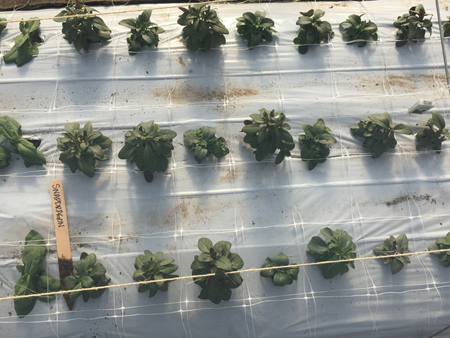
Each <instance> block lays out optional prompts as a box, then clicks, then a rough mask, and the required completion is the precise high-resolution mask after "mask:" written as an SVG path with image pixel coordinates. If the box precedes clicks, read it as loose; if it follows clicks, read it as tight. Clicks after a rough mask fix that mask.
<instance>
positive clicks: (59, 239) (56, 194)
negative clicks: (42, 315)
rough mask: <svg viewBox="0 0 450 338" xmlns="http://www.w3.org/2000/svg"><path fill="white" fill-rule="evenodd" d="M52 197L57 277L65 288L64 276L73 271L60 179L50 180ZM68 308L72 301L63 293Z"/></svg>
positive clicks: (62, 287)
mask: <svg viewBox="0 0 450 338" xmlns="http://www.w3.org/2000/svg"><path fill="white" fill-rule="evenodd" d="M50 194H51V197H52V209H53V223H54V225H55V234H56V249H57V252H58V265H59V279H60V282H61V290H67V288H66V285H65V284H64V278H66V277H67V276H69V275H70V274H71V272H72V271H73V262H72V251H71V249H70V238H69V224H68V223H67V212H66V201H65V199H64V189H63V184H62V182H61V180H52V182H51V183H50ZM64 299H65V300H66V303H67V306H68V307H69V310H72V307H73V303H72V302H70V301H69V294H67V293H66V294H64Z"/></svg>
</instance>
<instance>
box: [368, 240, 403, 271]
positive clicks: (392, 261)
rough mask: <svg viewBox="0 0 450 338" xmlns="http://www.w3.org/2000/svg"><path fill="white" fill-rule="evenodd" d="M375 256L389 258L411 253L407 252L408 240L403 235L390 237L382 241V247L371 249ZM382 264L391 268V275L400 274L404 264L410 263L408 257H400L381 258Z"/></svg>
mask: <svg viewBox="0 0 450 338" xmlns="http://www.w3.org/2000/svg"><path fill="white" fill-rule="evenodd" d="M373 253H374V255H375V256H390V255H398V254H407V253H411V251H409V250H408V238H407V237H406V235H405V234H401V235H400V236H398V237H397V238H395V237H394V236H390V237H389V238H388V239H386V240H385V241H384V244H383V245H382V246H377V247H376V248H375V249H373ZM383 263H384V264H386V265H390V266H391V272H392V274H393V275H395V274H396V273H398V272H400V271H401V270H402V269H403V266H404V265H405V264H409V263H411V260H410V259H409V257H408V256H400V257H387V258H383Z"/></svg>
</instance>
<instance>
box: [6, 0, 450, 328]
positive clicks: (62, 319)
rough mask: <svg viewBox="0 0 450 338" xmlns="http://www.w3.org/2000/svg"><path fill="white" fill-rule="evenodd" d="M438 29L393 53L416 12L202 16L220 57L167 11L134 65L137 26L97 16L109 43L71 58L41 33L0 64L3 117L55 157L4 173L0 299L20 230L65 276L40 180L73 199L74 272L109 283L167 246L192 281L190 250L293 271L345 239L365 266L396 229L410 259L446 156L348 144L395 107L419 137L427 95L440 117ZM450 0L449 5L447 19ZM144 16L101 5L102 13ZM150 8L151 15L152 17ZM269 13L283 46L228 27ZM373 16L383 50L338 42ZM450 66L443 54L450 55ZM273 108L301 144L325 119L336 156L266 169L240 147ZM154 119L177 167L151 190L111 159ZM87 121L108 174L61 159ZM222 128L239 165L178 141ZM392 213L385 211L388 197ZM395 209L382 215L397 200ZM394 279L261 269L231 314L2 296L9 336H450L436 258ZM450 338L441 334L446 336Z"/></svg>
mask: <svg viewBox="0 0 450 338" xmlns="http://www.w3.org/2000/svg"><path fill="white" fill-rule="evenodd" d="M422 3H423V5H424V6H425V9H426V10H427V12H428V13H430V14H433V18H432V20H433V23H434V30H433V35H432V36H431V37H429V36H428V35H427V40H426V42H424V43H419V44H413V43H408V44H407V45H406V46H405V47H402V48H395V42H394V39H395V28H394V27H393V26H392V23H393V22H394V21H395V20H396V18H397V16H399V15H401V14H403V13H405V12H407V11H408V9H409V8H410V7H411V6H413V5H415V4H416V3H414V2H412V1H404V0H402V1H370V2H364V1H363V2H339V3H332V2H318V3H275V4H257V3H255V4H248V5H247V4H246V5H237V4H230V5H213V7H215V8H216V9H217V10H218V14H219V16H220V17H221V18H222V20H223V22H224V24H225V26H226V27H227V28H228V29H229V31H230V34H229V35H228V36H227V44H226V45H225V46H222V47H221V48H216V49H213V50H211V51H210V52H209V53H203V52H201V51H200V52H197V53H192V52H189V51H187V50H186V48H185V47H184V45H183V43H182V41H181V39H180V33H181V29H182V27H181V26H179V25H177V24H176V20H177V18H178V16H179V15H180V14H181V11H180V10H179V9H178V8H176V7H174V8H171V9H158V10H155V11H154V12H153V14H152V21H154V22H156V23H158V24H159V25H160V26H162V27H163V28H164V29H165V31H166V32H165V33H163V34H161V42H160V45H159V47H158V48H157V49H148V50H145V51H143V52H141V53H139V54H138V55H136V56H129V55H128V52H127V44H126V36H127V29H126V28H125V27H122V26H119V24H118V22H119V21H120V20H122V19H124V18H129V17H136V16H137V15H138V14H139V13H140V12H138V11H137V12H135V13H126V14H117V15H108V16H103V19H104V20H105V22H106V24H107V25H108V26H109V27H110V28H111V29H112V32H113V38H112V40H111V41H110V42H108V43H104V44H97V45H96V44H92V45H91V50H90V51H89V53H83V54H81V55H80V54H78V53H77V52H76V50H75V48H74V46H73V45H69V44H68V43H67V41H66V40H64V39H63V37H62V34H61V25H60V24H58V23H55V22H53V21H51V20H43V21H42V22H41V30H42V35H43V38H44V40H45V42H44V44H43V45H42V46H41V47H40V48H39V56H38V57H36V58H34V59H33V60H32V62H30V63H28V64H26V65H25V66H23V67H21V68H16V67H15V65H5V64H4V63H3V60H2V61H1V62H2V63H1V64H0V67H1V69H0V70H1V72H0V81H1V90H0V114H7V115H9V116H12V117H14V118H15V119H16V120H17V121H19V122H20V123H21V124H22V129H23V131H24V133H26V134H33V135H35V136H36V137H38V138H41V139H43V141H42V145H41V146H40V149H41V150H42V151H43V153H44V155H45V156H46V158H47V160H48V163H47V165H45V166H43V167H39V166H32V167H30V168H25V166H24V164H23V161H22V160H20V159H16V157H14V159H13V161H12V163H11V165H10V166H9V167H8V168H6V169H3V170H2V171H1V172H0V196H1V203H0V229H1V230H0V231H1V234H2V235H1V241H0V265H1V270H0V271H1V273H0V281H1V283H0V297H6V296H10V295H13V294H14V283H15V281H16V280H17V279H18V278H19V276H20V274H19V272H17V271H16V269H15V266H16V265H17V264H18V263H19V262H20V257H21V251H22V248H23V244H24V238H25V236H26V234H27V233H28V232H29V231H30V230H31V229H34V230H36V231H38V232H39V233H41V234H42V235H43V236H44V238H45V239H46V241H47V242H48V249H49V250H50V252H49V253H48V254H47V256H46V263H47V264H46V266H47V267H48V273H49V274H50V275H51V276H53V277H58V267H57V257H56V253H55V251H54V250H55V249H56V245H55V236H54V228H53V224H52V214H51V205H50V194H49V184H50V181H51V180H52V179H54V178H61V179H62V180H63V183H64V186H65V193H66V201H67V208H68V216H69V228H70V235H71V241H72V252H73V256H74V261H77V260H78V259H79V255H80V254H81V253H82V252H83V251H86V252H88V253H91V252H92V253H95V254H96V255H97V257H98V259H99V261H100V262H101V263H102V264H103V265H104V266H105V267H106V269H107V276H108V277H110V278H111V280H112V281H111V283H112V284H121V283H129V282H133V280H132V274H133V272H134V267H133V263H134V260H135V258H136V256H137V255H139V254H142V253H143V251H144V250H146V249H148V250H151V251H153V252H156V251H163V252H164V254H165V255H166V256H168V257H173V258H175V260H176V262H175V263H176V264H178V265H179V270H178V271H177V273H178V274H179V275H180V276H189V275H191V269H190V264H191V262H192V260H193V257H194V255H195V254H198V253H199V251H198V248H197V246H196V245H197V241H198V239H199V238H200V237H203V236H206V237H208V238H210V239H211V240H212V241H213V242H217V241H219V240H227V241H230V242H231V243H232V245H233V247H232V251H234V252H237V253H239V254H240V255H241V256H242V258H243V260H244V262H245V265H244V268H257V267H260V266H261V264H262V263H263V262H264V259H265V258H266V257H268V256H270V257H274V256H276V255H277V254H278V253H279V252H280V251H283V252H284V253H285V254H287V255H288V256H289V257H290V260H291V262H296V263H306V262H312V261H313V259H312V258H311V257H310V256H308V255H306V252H305V251H306V246H307V243H308V241H309V240H310V238H311V237H312V236H315V235H319V230H320V229H321V228H323V227H326V226H328V227H330V228H332V229H344V230H345V231H347V232H348V233H349V234H350V235H351V236H352V237H353V239H354V241H355V243H356V247H357V254H358V257H366V256H371V255H372V250H373V248H374V247H375V246H378V245H381V244H382V242H383V241H384V240H385V239H386V238H387V237H388V236H390V235H395V236H398V235H399V234H401V233H405V234H406V235H407V236H408V238H409V241H410V250H412V251H422V250H425V249H426V248H427V247H428V246H429V245H431V244H432V243H433V242H434V240H435V239H436V238H438V237H443V236H445V234H446V233H447V232H448V231H450V227H449V221H448V203H449V194H450V184H449V179H450V174H449V172H448V167H449V164H450V158H449V147H450V142H444V144H443V151H442V153H441V154H436V153H435V152H434V151H421V152H417V151H416V150H415V142H414V136H405V135H398V136H397V140H398V145H397V147H396V149H395V150H393V151H389V152H387V153H385V154H384V155H383V156H382V157H381V158H379V159H376V160H374V159H373V158H372V157H371V156H370V154H369V153H367V152H366V151H365V150H364V149H363V148H362V145H361V142H360V141H359V140H356V139H355V138H353V137H352V136H351V135H350V130H349V127H350V126H352V125H356V124H357V123H358V122H359V120H360V119H364V118H366V117H367V115H369V114H380V113H382V112H384V111H387V112H389V113H390V114H391V116H392V118H393V120H394V122H395V123H406V124H408V125H410V126H415V125H416V123H418V122H421V121H426V120H427V119H428V118H429V117H430V114H429V113H428V114H425V115H422V116H420V115H412V116H411V115H408V114H407V109H408V108H409V107H410V106H412V105H413V104H414V103H415V102H416V101H417V100H419V99H426V100H434V101H435V109H434V110H435V111H437V112H439V113H441V114H443V116H444V117H445V118H446V119H447V122H449V123H450V118H449V115H448V109H449V104H450V103H449V93H448V88H447V85H446V78H445V71H444V58H443V53H442V48H441V41H440V38H439V34H438V25H437V11H436V7H435V5H434V1H423V2H422ZM448 6H450V2H449V1H441V4H440V9H441V12H442V16H443V18H444V19H445V16H446V15H450V12H449V11H448ZM130 8H137V9H139V10H142V9H143V8H144V7H140V8H139V7H129V6H126V7H121V6H116V7H108V8H102V7H96V9H97V10H99V11H100V12H105V11H123V10H125V9H127V10H128V9H130ZM145 8H149V7H148V6H147V7H145ZM310 8H322V9H324V10H325V11H326V14H325V17H324V19H325V20H328V21H330V22H331V23H332V26H333V29H334V31H335V33H336V36H335V38H334V39H333V40H332V42H331V43H329V44H324V45H321V46H320V47H312V48H310V49H309V51H308V53H307V54H306V55H300V54H299V53H298V51H297V49H296V47H295V46H294V45H293V42H292V40H293V39H294V37H295V35H296V31H297V29H298V26H296V24H295V23H296V21H297V18H298V16H299V12H300V11H307V10H309V9H310ZM256 10H259V11H265V12H266V13H267V16H268V17H270V18H272V19H273V20H274V21H275V23H276V27H275V28H276V29H277V30H278V31H279V34H278V36H277V38H276V39H275V41H274V42H273V43H270V44H262V45H261V46H259V47H256V48H254V49H253V50H248V49H247V47H246V42H245V41H244V40H242V39H241V38H240V37H239V36H238V35H237V33H236V27H235V25H236V20H235V18H236V17H239V16H241V15H242V13H243V12H246V11H253V12H254V11H256ZM58 12H59V10H58V9H52V10H43V11H33V12H21V11H17V12H14V13H12V12H9V13H3V15H0V16H3V17H6V18H7V19H9V20H13V19H21V18H30V17H51V16H53V15H56V14H57V13H58ZM361 13H364V14H365V16H364V18H365V19H366V20H368V19H370V20H372V21H374V22H376V23H377V24H378V26H379V31H380V34H379V36H380V41H379V42H378V43H373V44H370V45H369V46H367V47H366V48H357V47H356V46H355V45H353V46H347V45H346V44H345V43H344V42H343V41H342V36H341V34H340V32H339V23H340V22H342V21H344V20H345V19H346V18H347V17H348V15H350V14H361ZM18 32H19V30H18V24H17V23H16V24H9V25H8V28H7V29H6V30H5V31H4V33H3V34H2V35H1V41H0V49H1V52H2V53H5V52H6V51H8V50H9V49H10V48H11V47H12V45H13V42H14V38H15V36H16V35H17V34H18ZM444 45H445V48H447V53H449V44H448V41H447V40H446V41H444ZM263 107H264V108H267V109H275V110H277V111H279V110H283V111H284V112H285V114H286V115H287V117H288V118H289V119H290V120H291V121H290V122H289V123H290V124H291V126H292V133H293V135H294V138H295V140H296V142H297V136H298V135H299V134H300V133H301V132H302V129H301V124H304V123H307V124H314V123H315V122H316V120H317V119H318V118H323V119H324V120H325V123H326V124H327V125H328V126H329V127H330V128H331V130H332V133H333V135H334V136H335V137H336V138H337V140H338V142H337V144H335V145H332V146H331V154H330V157H329V159H328V160H327V161H326V162H325V163H324V164H320V165H318V166H317V167H316V169H314V170H313V171H308V170H307V163H306V162H302V161H301V159H300V158H299V155H300V152H299V148H298V145H297V146H296V148H295V150H294V151H293V156H292V157H291V158H287V159H286V160H285V161H284V162H283V163H282V164H281V165H278V166H275V165H274V157H268V158H267V159H266V160H265V161H263V162H261V163H257V162H256V161H255V159H254V155H253V153H252V150H251V149H250V148H249V147H248V146H246V145H244V144H243V137H244V134H243V133H241V132H240V130H241V128H242V126H243V121H244V120H245V119H247V118H248V117H249V115H250V114H253V113H257V112H258V110H259V109H261V108H263ZM149 120H155V121H156V122H157V123H159V124H160V126H161V127H162V128H170V129H173V130H175V131H176V132H177V134H178V136H177V137H176V138H175V140H174V143H175V150H174V152H173V157H172V159H171V162H170V166H169V170H167V172H166V173H165V174H162V173H158V174H156V175H155V179H154V182H153V183H150V184H148V183H146V182H145V180H144V177H143V173H142V172H140V171H137V170H135V168H134V167H133V165H131V164H129V163H128V162H126V161H124V160H120V159H118V157H117V154H118V152H119V150H120V148H121V147H122V146H123V142H124V132H125V131H126V130H129V129H131V128H133V127H134V126H136V125H137V124H138V123H140V122H142V121H149ZM87 121H92V123H93V126H94V128H96V129H99V130H100V131H102V132H103V133H104V134H105V135H107V136H109V137H110V138H111V139H112V140H113V145H112V147H111V149H110V150H109V151H108V154H109V155H110V158H111V159H110V161H107V162H102V163H98V164H97V168H96V173H95V177H94V178H89V177H87V176H85V175H83V174H82V173H80V172H77V173H76V174H72V173H71V172H70V170H69V168H68V166H65V165H63V164H62V163H60V162H59V160H58V158H59V151H58V150H57V149H56V138H57V137H59V135H60V133H62V132H63V127H64V125H65V124H66V123H69V122H79V123H80V124H82V125H84V123H85V122H87ZM206 125H208V126H213V127H215V128H216V129H217V134H218V135H219V136H224V137H225V138H226V140H227V141H228V144H229V147H230V154H229V155H228V156H226V157H225V158H224V159H221V160H215V159H207V160H205V161H204V162H203V163H202V164H200V165H198V164H197V163H196V161H195V160H194V157H193V154H192V153H191V152H190V151H189V150H188V149H186V148H185V147H184V145H183V132H184V131H186V130H188V129H194V128H199V127H201V126H206ZM390 201H393V203H388V202H390ZM389 204H390V205H389ZM411 260H412V264H409V265H408V266H406V267H405V268H404V270H403V271H401V272H400V273H398V274H397V275H395V276H393V275H391V273H390V271H389V268H388V267H386V266H384V265H383V264H382V262H381V261H379V260H377V261H374V260H369V261H363V262H357V263H356V269H355V270H352V269H351V271H350V272H349V273H347V274H345V275H343V276H337V277H335V278H333V279H331V280H325V279H324V278H323V277H322V275H321V273H320V271H319V270H318V269H317V268H316V267H306V268H301V269H300V274H299V278H298V281H297V282H294V284H292V285H290V286H286V287H283V288H279V287H274V286H273V285H272V284H271V283H270V281H269V280H267V279H262V278H261V277H260V276H259V273H258V272H252V273H245V274H243V278H244V283H243V285H242V286H241V287H239V288H238V289H234V290H233V295H232V298H231V300H230V301H229V302H222V303H221V304H220V305H215V304H213V303H211V302H209V301H203V300H200V299H198V297H197V296H198V294H199V293H200V287H199V286H197V285H195V284H194V283H193V282H192V281H191V280H190V279H186V280H182V281H175V282H172V283H171V284H170V286H169V291H168V292H165V293H164V292H158V294H157V295H156V296H155V297H154V298H151V299H150V298H148V297H147V294H139V293H138V292H137V287H135V286H132V287H119V288H113V289H109V290H107V291H106V292H105V293H104V294H103V295H102V296H101V298H99V299H91V300H90V301H89V302H88V303H84V302H83V301H82V299H81V298H79V299H78V300H77V301H76V303H75V306H74V309H73V311H68V309H67V306H66V304H65V302H64V300H63V298H62V297H61V296H58V297H57V300H56V301H54V302H51V303H49V304H45V303H41V302H38V303H37V305H36V306H35V308H34V310H33V311H32V313H31V314H29V315H28V316H26V317H25V318H23V319H20V318H18V317H17V316H16V315H15V312H14V308H13V302H12V301H3V302H0V332H1V334H0V335H1V336H2V337H30V335H31V336H36V337H38V336H39V337H55V336H56V337H93V336H95V337H147V336H151V337H273V336H279V337H287V336H288V335H291V336H293V337H344V336H351V337H394V336H395V337H428V336H430V335H432V334H433V333H434V332H437V331H439V330H440V329H442V328H444V327H445V326H447V325H448V324H450V319H449V318H450V317H449V315H450V291H449V287H450V282H449V279H450V269H445V268H443V267H442V266H441V265H440V262H439V261H438V260H437V258H436V257H434V256H431V255H421V256H414V257H412V258H411ZM449 334H450V333H448V332H445V333H444V335H447V336H448V335H449Z"/></svg>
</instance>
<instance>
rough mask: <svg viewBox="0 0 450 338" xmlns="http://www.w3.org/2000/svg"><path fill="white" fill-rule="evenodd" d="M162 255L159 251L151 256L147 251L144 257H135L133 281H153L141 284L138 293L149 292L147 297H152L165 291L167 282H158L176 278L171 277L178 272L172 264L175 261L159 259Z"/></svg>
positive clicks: (176, 267) (167, 285)
mask: <svg viewBox="0 0 450 338" xmlns="http://www.w3.org/2000/svg"><path fill="white" fill-rule="evenodd" d="M162 255H163V253H162V252H161V251H158V252H156V253H155V254H153V253H152V252H151V251H149V250H145V251H144V255H139V256H137V257H136V261H135V262H134V267H135V268H136V271H135V272H134V274H133V279H134V280H135V281H138V282H144V281H155V282H153V283H148V284H142V285H140V286H139V288H138V292H140V293H142V292H147V291H149V295H148V296H149V297H153V296H154V295H156V293H157V292H158V290H159V291H167V289H168V287H169V282H168V281H167V282H158V280H161V279H166V278H174V277H178V275H172V273H173V272H175V271H177V270H178V265H176V264H172V263H173V262H174V261H175V260H174V259H173V258H163V259H161V257H162Z"/></svg>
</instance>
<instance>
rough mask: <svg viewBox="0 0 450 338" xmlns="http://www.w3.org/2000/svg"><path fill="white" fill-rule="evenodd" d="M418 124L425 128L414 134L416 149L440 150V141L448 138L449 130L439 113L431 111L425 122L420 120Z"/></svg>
mask: <svg viewBox="0 0 450 338" xmlns="http://www.w3.org/2000/svg"><path fill="white" fill-rule="evenodd" d="M419 125H421V126H425V127H426V128H424V129H422V130H420V131H419V132H418V133H417V134H416V142H417V144H416V149H417V150H420V149H424V148H431V149H433V150H436V152H437V153H440V152H441V148H442V142H444V141H445V140H446V137H447V139H450V132H449V130H448V129H447V128H445V120H444V118H443V117H442V115H441V114H439V113H436V112H433V113H432V115H431V118H430V119H429V120H428V121H427V122H420V123H419Z"/></svg>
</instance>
